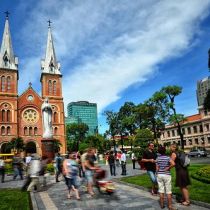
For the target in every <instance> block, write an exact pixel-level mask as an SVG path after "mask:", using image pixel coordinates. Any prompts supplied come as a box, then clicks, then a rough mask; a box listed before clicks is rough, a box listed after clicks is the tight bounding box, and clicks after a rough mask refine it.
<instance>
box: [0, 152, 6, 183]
mask: <svg viewBox="0 0 210 210" xmlns="http://www.w3.org/2000/svg"><path fill="white" fill-rule="evenodd" d="M0 175H1V183H4V177H5V162H4V159H3V157H2V156H0Z"/></svg>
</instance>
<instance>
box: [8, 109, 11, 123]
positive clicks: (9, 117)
mask: <svg viewBox="0 0 210 210" xmlns="http://www.w3.org/2000/svg"><path fill="white" fill-rule="evenodd" d="M10 121H11V112H10V110H7V122H10Z"/></svg>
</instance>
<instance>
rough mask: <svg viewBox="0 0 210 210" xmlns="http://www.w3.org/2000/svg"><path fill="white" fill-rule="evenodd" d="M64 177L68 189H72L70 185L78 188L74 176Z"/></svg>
mask: <svg viewBox="0 0 210 210" xmlns="http://www.w3.org/2000/svg"><path fill="white" fill-rule="evenodd" d="M65 179H66V185H67V187H68V189H69V190H70V189H72V186H74V188H76V189H77V188H78V186H77V183H76V177H73V178H67V177H65Z"/></svg>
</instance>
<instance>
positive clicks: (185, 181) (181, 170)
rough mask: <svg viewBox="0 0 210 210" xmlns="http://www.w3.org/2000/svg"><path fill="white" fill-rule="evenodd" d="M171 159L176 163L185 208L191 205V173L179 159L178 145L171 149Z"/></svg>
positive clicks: (177, 182)
mask: <svg viewBox="0 0 210 210" xmlns="http://www.w3.org/2000/svg"><path fill="white" fill-rule="evenodd" d="M170 149H171V159H172V160H173V161H174V162H175V169H176V186H177V187H179V188H180V191H181V193H182V200H181V204H182V205H184V206H189V205H190V198H189V191H188V185H190V184H191V182H190V177H189V172H188V168H187V167H183V166H182V164H181V160H180V159H179V157H178V151H177V145H176V144H172V145H171V147H170Z"/></svg>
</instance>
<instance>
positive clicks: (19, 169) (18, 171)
mask: <svg viewBox="0 0 210 210" xmlns="http://www.w3.org/2000/svg"><path fill="white" fill-rule="evenodd" d="M23 165H24V163H23V159H22V158H21V157H20V154H19V153H17V154H16V155H15V156H14V157H13V160H12V166H13V171H14V175H13V180H15V179H16V178H17V176H18V175H19V176H20V178H21V180H23Z"/></svg>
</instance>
